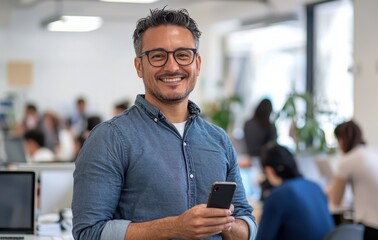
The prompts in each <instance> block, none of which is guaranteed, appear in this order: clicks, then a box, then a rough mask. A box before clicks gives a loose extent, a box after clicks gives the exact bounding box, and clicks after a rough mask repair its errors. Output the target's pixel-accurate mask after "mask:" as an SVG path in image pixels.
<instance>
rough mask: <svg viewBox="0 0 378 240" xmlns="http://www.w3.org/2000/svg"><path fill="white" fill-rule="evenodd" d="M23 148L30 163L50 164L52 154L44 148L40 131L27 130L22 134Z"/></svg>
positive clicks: (43, 137)
mask: <svg viewBox="0 0 378 240" xmlns="http://www.w3.org/2000/svg"><path fill="white" fill-rule="evenodd" d="M24 138H25V148H26V152H27V155H28V160H29V161H30V162H52V161H54V160H55V155H54V152H53V151H51V150H50V149H48V148H46V147H45V136H44V134H43V132H42V131H40V130H37V129H35V130H28V131H26V132H25V134H24Z"/></svg>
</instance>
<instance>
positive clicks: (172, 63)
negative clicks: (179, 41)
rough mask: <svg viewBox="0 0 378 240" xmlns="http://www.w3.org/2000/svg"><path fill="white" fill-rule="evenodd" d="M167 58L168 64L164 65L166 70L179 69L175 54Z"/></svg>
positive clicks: (169, 54)
mask: <svg viewBox="0 0 378 240" xmlns="http://www.w3.org/2000/svg"><path fill="white" fill-rule="evenodd" d="M167 58H168V59H167V63H166V64H165V65H164V67H165V68H169V69H170V70H172V69H175V70H176V69H178V68H179V64H178V63H177V62H176V59H175V57H174V55H173V53H168V56H167Z"/></svg>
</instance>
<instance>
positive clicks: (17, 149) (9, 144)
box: [3, 137, 26, 164]
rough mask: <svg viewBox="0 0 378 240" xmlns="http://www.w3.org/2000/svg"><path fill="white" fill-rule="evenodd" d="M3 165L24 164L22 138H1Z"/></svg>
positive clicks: (24, 154) (24, 155)
mask: <svg viewBox="0 0 378 240" xmlns="http://www.w3.org/2000/svg"><path fill="white" fill-rule="evenodd" d="M3 142H4V144H3V145H4V149H5V155H6V156H5V163H8V164H9V163H26V151H25V146H24V139H23V138H22V137H5V138H3Z"/></svg>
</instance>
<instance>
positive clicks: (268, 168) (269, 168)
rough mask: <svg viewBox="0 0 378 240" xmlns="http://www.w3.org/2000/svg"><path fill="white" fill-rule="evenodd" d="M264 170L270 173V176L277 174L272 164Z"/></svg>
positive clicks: (267, 173)
mask: <svg viewBox="0 0 378 240" xmlns="http://www.w3.org/2000/svg"><path fill="white" fill-rule="evenodd" d="M264 172H265V174H266V175H269V176H274V175H275V172H274V170H273V168H272V167H270V166H266V167H264Z"/></svg>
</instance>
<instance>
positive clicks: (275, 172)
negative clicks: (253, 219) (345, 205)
mask: <svg viewBox="0 0 378 240" xmlns="http://www.w3.org/2000/svg"><path fill="white" fill-rule="evenodd" d="M261 163H262V166H263V169H264V172H265V173H266V176H267V178H268V180H269V181H270V183H271V184H272V185H273V186H275V188H274V189H273V190H272V191H271V193H270V194H269V196H268V197H267V198H266V199H265V201H264V205H263V213H262V216H261V220H260V223H259V228H258V232H257V236H256V239H257V240H270V239H282V240H302V239H306V240H322V239H324V238H325V236H326V235H327V234H328V233H329V232H331V231H332V229H333V228H334V226H335V224H334V221H333V218H332V216H331V213H330V212H329V209H328V203H327V198H326V196H325V194H324V192H323V191H322V189H321V188H320V187H319V186H318V185H317V184H316V183H314V182H312V181H309V180H306V179H304V178H303V177H302V175H301V174H300V172H299V170H298V168H297V165H296V162H295V159H294V155H293V154H292V153H291V152H290V151H289V150H288V149H287V148H285V147H283V146H280V145H278V144H275V143H272V144H268V145H267V146H266V147H264V149H263V150H262V153H261Z"/></svg>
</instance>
